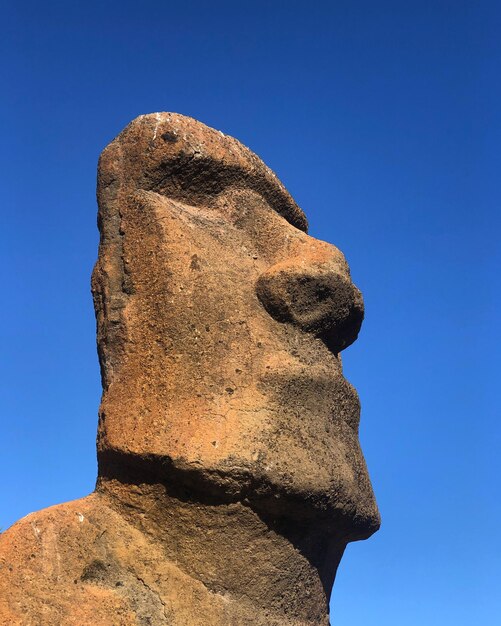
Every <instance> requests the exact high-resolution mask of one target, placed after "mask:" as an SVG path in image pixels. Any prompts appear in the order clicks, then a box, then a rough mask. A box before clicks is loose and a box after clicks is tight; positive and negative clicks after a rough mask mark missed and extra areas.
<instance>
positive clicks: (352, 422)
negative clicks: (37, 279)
mask: <svg viewBox="0 0 501 626" xmlns="http://www.w3.org/2000/svg"><path fill="white" fill-rule="evenodd" d="M98 193H99V204H100V218H99V220H100V229H101V235H102V237H101V245H100V252H99V259H98V263H97V264H96V268H95V271H94V275H93V292H94V296H95V303H96V314H97V320H98V346H99V353H100V358H101V366H102V373H103V385H104V391H103V400H102V405H101V412H100V425H99V437H98V452H99V456H100V464H101V473H103V472H104V473H106V472H108V471H110V469H109V468H110V467H111V466H112V465H116V464H123V465H128V466H129V467H137V468H140V467H141V461H144V462H147V464H148V467H149V468H150V470H149V471H151V468H152V467H154V468H155V467H156V468H157V470H156V471H157V473H158V475H159V476H161V477H162V480H165V481H168V480H170V477H172V480H186V483H187V484H188V485H189V484H194V483H195V482H196V483H197V485H198V486H200V485H201V484H203V485H204V489H207V490H208V492H211V493H218V494H220V495H221V496H224V497H228V498H232V497H235V498H246V499H249V500H250V501H256V502H257V501H262V502H266V506H267V507H268V508H269V507H270V506H272V504H271V503H274V504H273V507H275V508H276V511H277V514H280V515H286V514H287V513H288V512H290V513H295V514H298V513H302V514H305V515H310V514H311V515H313V514H315V515H320V516H325V518H326V520H327V519H331V520H335V521H336V523H337V524H338V525H339V524H340V523H342V525H343V528H345V532H346V533H347V535H349V536H350V538H361V537H365V536H368V535H369V534H371V532H373V531H374V530H375V528H376V527H377V525H378V519H379V518H378V513H377V507H376V505H375V502H374V498H373V495H372V490H371V486H370V482H369V478H368V475H367V471H366V467H365V462H364V460H363V456H362V453H361V450H360V446H359V442H358V422H359V414H360V407H359V401H358V397H357V394H356V392H355V390H354V389H353V387H352V386H351V385H350V384H349V383H348V382H347V381H346V379H345V378H344V377H343V375H342V367H341V360H340V357H339V352H340V350H342V349H343V348H345V347H346V346H348V345H349V344H350V343H352V342H353V341H354V340H355V339H356V337H357V334H358V331H359V328H360V324H361V322H362V318H363V303H362V298H361V295H360V292H359V291H358V290H357V288H356V287H355V286H354V285H353V283H352V281H351V279H350V275H349V270H348V266H347V264H346V261H345V259H344V257H343V255H342V254H341V252H340V251H339V250H338V249H337V248H335V247H334V246H332V245H330V244H327V243H325V242H323V241H319V240H316V239H314V238H312V237H310V236H309V235H307V234H306V219H305V218H304V215H303V214H302V212H301V210H300V209H299V208H298V207H297V205H296V204H295V203H294V201H293V200H292V198H290V196H289V195H288V194H287V192H286V191H285V189H284V188H283V187H282V185H281V184H280V182H279V181H278V180H277V179H276V178H275V177H274V175H273V174H272V173H271V171H270V170H268V168H266V166H264V164H263V163H262V162H261V161H260V160H259V159H258V158H257V157H256V156H255V155H253V154H252V153H251V152H250V151H248V150H247V149H246V148H244V147H243V146H242V145H241V144H239V143H238V142H237V141H236V140H234V139H232V138H229V137H226V136H224V135H222V134H221V133H218V132H217V131H214V130H212V129H209V128H207V127H206V126H204V125H202V124H200V123H199V122H196V121H195V120H192V119H190V118H185V117H183V116H180V115H174V114H166V113H165V114H164V113H162V114H156V115H149V116H142V117H140V118H138V119H136V120H134V122H132V123H131V124H130V125H129V126H128V127H127V128H126V129H125V130H124V131H123V132H122V133H121V135H119V137H117V139H115V140H114V141H113V142H112V143H111V144H110V145H109V146H108V147H107V148H106V150H105V151H104V152H103V155H102V157H101V162H100V179H99V187H98ZM110 459H113V461H110ZM138 471H139V470H138ZM190 476H191V477H192V479H190V478H189V477H190ZM194 476H196V481H195V480H193V477H194ZM181 477H184V478H181Z"/></svg>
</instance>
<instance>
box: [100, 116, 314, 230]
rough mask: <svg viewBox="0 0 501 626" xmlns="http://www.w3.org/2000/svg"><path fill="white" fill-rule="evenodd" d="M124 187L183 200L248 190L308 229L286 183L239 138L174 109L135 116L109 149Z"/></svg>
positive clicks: (106, 154)
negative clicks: (238, 139) (236, 190)
mask: <svg viewBox="0 0 501 626" xmlns="http://www.w3.org/2000/svg"><path fill="white" fill-rule="evenodd" d="M106 162H108V163H110V162H114V163H113V166H114V168H115V170H118V171H117V174H118V176H119V177H120V179H121V185H125V186H128V187H129V188H130V189H134V188H135V189H144V190H147V191H155V192H157V193H160V194H162V195H164V196H167V197H172V198H176V199H178V200H181V201H183V200H184V201H186V202H195V203H202V202H203V201H204V200H205V201H206V202H209V204H210V201H211V199H213V198H215V197H217V196H218V195H219V194H220V193H221V192H223V191H225V190H226V189H229V188H230V189H234V188H236V189H250V190H251V191H254V192H256V193H258V194H260V195H261V196H262V197H263V198H264V199H265V200H266V202H267V203H268V204H269V205H270V207H271V208H272V209H274V210H275V211H276V212H277V213H279V214H280V215H282V216H283V217H284V218H285V219H287V221H289V222H290V223H291V224H293V225H294V226H296V227H297V228H299V229H301V230H304V231H306V230H307V220H306V216H305V215H304V213H303V211H302V210H301V209H300V208H299V206H298V205H297V204H296V203H295V202H294V200H293V199H292V197H291V196H290V194H289V193H288V192H287V190H286V189H285V187H284V186H283V184H282V183H281V182H280V181H279V180H278V178H277V177H276V175H275V174H274V173H273V172H272V171H271V170H270V169H269V168H268V167H267V166H266V165H265V164H264V163H263V161H262V160H261V159H260V158H259V157H258V156H256V155H255V154H254V153H253V152H251V151H250V150H249V149H248V148H246V147H245V146H243V145H242V144H241V143H240V142H239V141H237V140H236V139H234V138H233V137H230V136H228V135H225V134H223V133H222V132H220V131H217V130H215V129H213V128H210V127H208V126H205V125H204V124H202V123H201V122H198V121H197V120H194V119H192V118H190V117H186V116H183V115H179V114H176V113H152V114H149V115H142V116H140V117H138V118H136V119H135V120H133V121H132V122H131V123H130V124H129V125H128V126H127V127H126V128H125V129H124V130H123V131H122V133H120V135H118V137H117V138H116V139H115V140H114V141H113V142H112V143H111V144H110V145H109V146H108V147H107V148H106V149H105V151H104V152H103V155H102V164H106Z"/></svg>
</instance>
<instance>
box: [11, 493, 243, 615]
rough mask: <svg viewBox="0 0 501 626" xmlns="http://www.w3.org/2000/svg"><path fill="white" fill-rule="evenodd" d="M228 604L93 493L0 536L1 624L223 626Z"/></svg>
mask: <svg viewBox="0 0 501 626" xmlns="http://www.w3.org/2000/svg"><path fill="white" fill-rule="evenodd" d="M231 604H232V603H231V602H230V601H229V599H227V598H225V597H223V596H222V595H221V594H218V593H213V592H212V591H210V590H209V589H207V587H205V586H204V585H203V584H202V583H201V582H199V581H197V580H195V579H194V578H192V577H191V576H189V575H188V574H187V573H185V572H183V571H182V570H181V569H179V568H178V567H177V566H176V565H175V564H174V563H172V562H171V561H170V560H169V559H168V557H167V555H166V554H165V551H164V550H163V549H162V546H161V545H159V544H158V543H157V542H155V541H153V540H152V539H151V538H150V537H148V536H147V535H145V534H144V533H142V532H141V531H140V530H139V529H138V528H136V527H135V526H133V525H131V524H130V523H129V522H128V521H126V520H125V519H124V517H123V516H121V515H120V514H119V513H118V512H117V511H116V510H114V509H113V508H112V507H110V506H109V505H108V503H107V501H106V498H103V497H102V496H101V495H99V494H92V495H90V496H87V497H86V498H82V499H80V500H74V501H72V502H67V503H64V504H59V505H56V506H53V507H50V508H48V509H43V510H42V511H38V512H36V513H31V514H29V515H27V516H26V517H24V518H22V519H21V520H19V521H18V522H16V523H15V524H14V525H13V526H11V528H9V529H8V530H7V531H5V532H4V533H2V534H1V535H0V626H77V625H78V626H83V625H86V624H92V625H93V626H132V625H136V624H150V625H151V626H157V625H158V626H159V625H162V626H164V625H167V624H169V625H173V626H174V625H175V626H187V625H188V624H189V625H190V626H199V625H200V626H202V624H203V625H204V626H205V625H207V626H216V625H217V626H225V625H229V624H236V623H242V624H247V623H248V624H251V623H252V622H247V621H245V620H244V621H242V622H238V621H232V619H233V618H232V617H231V614H232V612H233V611H232V608H231Z"/></svg>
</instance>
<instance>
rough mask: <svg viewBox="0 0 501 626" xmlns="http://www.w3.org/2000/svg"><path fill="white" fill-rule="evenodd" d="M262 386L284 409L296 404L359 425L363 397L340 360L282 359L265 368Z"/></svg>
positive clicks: (334, 418) (310, 411)
mask: <svg viewBox="0 0 501 626" xmlns="http://www.w3.org/2000/svg"><path fill="white" fill-rule="evenodd" d="M261 382H262V386H263V388H264V390H265V392H266V393H267V394H270V393H271V394H272V396H273V397H274V398H275V399H276V400H277V401H278V402H279V403H280V405H281V407H282V409H285V410H287V408H288V407H291V406H293V407H294V408H296V409H305V410H308V412H309V413H312V414H316V415H318V418H319V419H322V418H324V419H325V417H326V416H328V418H329V419H330V420H334V421H338V420H342V421H344V422H346V423H347V424H349V425H350V426H352V427H353V428H355V429H356V428H357V427H358V423H359V418H360V401H359V397H358V393H357V391H356V389H355V387H353V385H352V384H351V383H350V382H348V380H347V379H346V378H345V377H344V376H343V373H342V369H341V365H340V364H339V362H338V361H336V362H335V364H333V365H331V366H328V365H327V366H326V365H325V364H322V365H321V364H315V365H308V366H305V365H304V364H298V363H297V362H295V363H292V362H290V361H289V362H288V363H286V364H285V367H284V363H282V364H281V365H280V366H278V367H274V368H272V367H270V366H268V368H267V369H266V370H265V372H263V374H262V377H261Z"/></svg>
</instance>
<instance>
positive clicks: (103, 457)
mask: <svg viewBox="0 0 501 626" xmlns="http://www.w3.org/2000/svg"><path fill="white" fill-rule="evenodd" d="M98 460H99V476H100V480H99V481H98V484H101V485H102V484H104V483H105V482H106V481H107V480H110V479H111V480H113V479H114V480H118V481H120V482H122V483H127V484H141V483H151V484H162V485H164V487H165V490H166V494H167V495H168V496H172V497H174V498H180V499H183V500H186V499H188V500H193V501H197V502H201V503H206V504H208V505H210V504H215V505H218V504H223V503H231V502H243V503H244V504H246V505H248V506H250V507H252V508H253V509H255V510H256V511H257V512H258V513H259V514H260V515H262V516H263V517H264V518H270V519H271V518H281V519H287V518H289V519H293V520H294V521H295V523H296V524H299V525H301V524H302V523H304V524H309V523H310V522H311V521H313V520H314V521H315V526H316V527H317V528H322V529H323V531H322V532H326V533H332V534H333V535H337V536H338V537H342V538H343V539H345V540H346V541H355V540H358V539H366V538H367V537H370V535H372V534H373V533H374V532H376V530H377V529H378V528H379V525H380V517H379V512H378V509H377V505H376V502H375V499H374V495H373V492H372V488H371V485H370V481H369V478H368V475H367V474H366V473H365V474H364V475H362V476H360V475H359V478H358V480H357V481H356V482H354V481H353V479H351V480H346V479H345V477H346V476H350V477H353V472H352V471H351V470H349V469H348V468H344V471H343V470H342V468H340V467H337V468H336V472H335V471H334V468H331V472H332V473H331V476H330V479H329V480H326V481H319V480H317V479H316V477H315V476H308V475H307V474H305V473H304V472H301V468H300V467H298V468H296V471H295V472H293V471H291V472H289V473H288V474H281V473H280V472H278V471H269V470H268V471H267V468H266V467H263V466H262V464H260V463H258V462H254V463H248V462H247V461H246V460H243V459H237V458H235V457H233V458H231V459H229V458H228V459H226V460H225V461H222V462H219V463H218V464H217V465H214V466H212V467H211V466H209V465H207V464H205V465H202V464H201V463H193V462H190V461H187V460H186V459H183V458H177V459H173V458H171V457H168V456H158V455H152V454H144V455H137V454H128V453H124V452H120V451H116V450H110V449H107V450H105V451H101V452H100V453H99V455H98ZM362 462H363V459H362ZM290 469H291V470H292V469H293V468H290ZM324 469H325V468H324ZM338 470H339V471H338Z"/></svg>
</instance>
